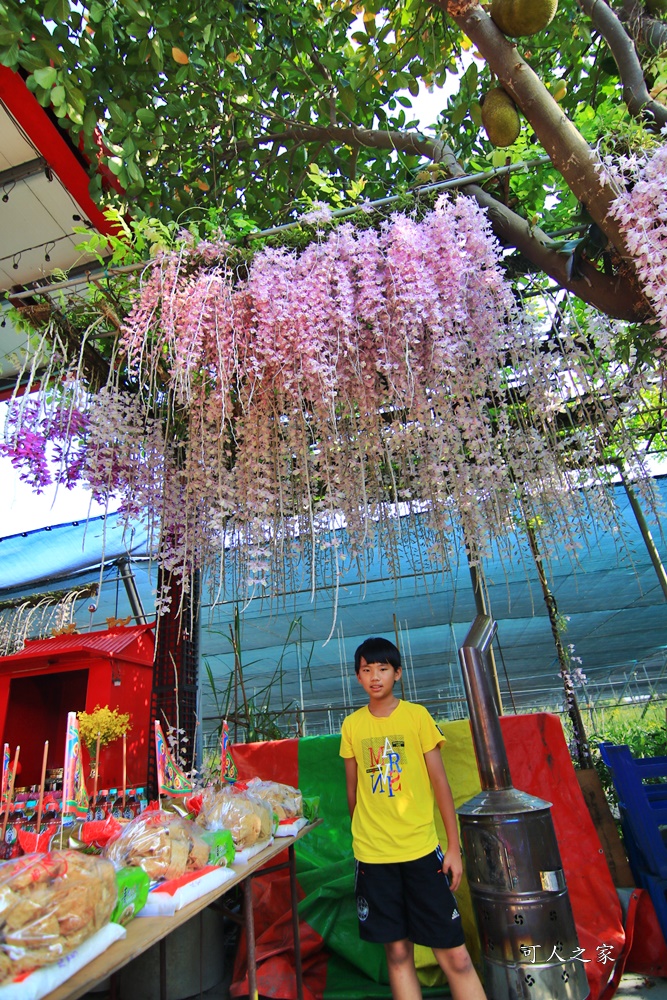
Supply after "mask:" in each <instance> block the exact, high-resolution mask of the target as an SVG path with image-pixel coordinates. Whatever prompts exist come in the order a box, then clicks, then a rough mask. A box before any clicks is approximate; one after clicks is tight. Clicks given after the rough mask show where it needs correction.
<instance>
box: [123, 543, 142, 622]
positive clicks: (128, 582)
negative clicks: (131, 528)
mask: <svg viewBox="0 0 667 1000" xmlns="http://www.w3.org/2000/svg"><path fill="white" fill-rule="evenodd" d="M116 566H118V572H119V573H120V578H121V580H122V581H123V583H124V585H125V593H126V594H127V599H128V601H129V602H130V608H131V609H132V614H133V616H134V619H135V621H136V623H137V625H145V624H146V622H147V621H148V618H147V617H146V612H145V611H144V608H143V605H142V603H141V598H140V596H139V591H138V590H137V582H136V580H135V579H134V573H133V572H132V569H131V567H130V560H129V559H128V557H127V556H122V557H121V558H120V559H118V560H117V561H116Z"/></svg>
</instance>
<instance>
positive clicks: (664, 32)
mask: <svg viewBox="0 0 667 1000" xmlns="http://www.w3.org/2000/svg"><path fill="white" fill-rule="evenodd" d="M623 22H624V23H625V24H627V26H628V31H629V32H630V34H631V35H632V37H633V38H634V40H635V42H636V44H637V45H640V46H642V47H643V48H645V49H646V50H647V51H648V52H649V53H650V54H651V55H653V56H657V55H660V53H661V52H663V51H664V50H665V49H667V23H666V22H665V21H658V20H657V18H655V17H651V15H650V14H648V13H647V12H646V8H645V7H644V5H643V4H642V3H639V0H623Z"/></svg>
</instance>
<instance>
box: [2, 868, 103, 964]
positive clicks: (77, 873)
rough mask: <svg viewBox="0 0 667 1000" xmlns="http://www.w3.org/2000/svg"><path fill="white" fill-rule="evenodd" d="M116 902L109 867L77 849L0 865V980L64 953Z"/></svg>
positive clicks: (99, 924)
mask: <svg viewBox="0 0 667 1000" xmlns="http://www.w3.org/2000/svg"><path fill="white" fill-rule="evenodd" d="M116 899H117V888H116V873H115V870H114V867H113V865H111V864H110V863H109V862H108V861H106V860H104V859H102V858H98V857H91V856H89V855H86V854H80V853H79V852H78V851H50V852H49V853H48V854H28V855H25V856H24V857H21V858H17V859H16V860H15V861H8V862H7V863H6V864H3V865H2V866H0V982H3V981H4V980H5V979H8V978H13V977H16V976H17V975H19V974H20V973H22V972H28V971H32V970H33V969H37V968H40V967H41V966H43V965H49V964H50V963H51V962H57V961H58V960H59V959H61V958H63V956H65V955H67V954H69V952H71V951H73V950H74V949H75V948H77V947H78V946H79V945H80V944H81V943H82V942H83V941H85V940H87V939H88V938H89V937H92V935H93V934H95V933H96V932H97V931H98V930H100V928H101V927H104V926H105V924H107V923H108V922H109V919H110V917H111V913H112V911H113V908H114V906H115V904H116Z"/></svg>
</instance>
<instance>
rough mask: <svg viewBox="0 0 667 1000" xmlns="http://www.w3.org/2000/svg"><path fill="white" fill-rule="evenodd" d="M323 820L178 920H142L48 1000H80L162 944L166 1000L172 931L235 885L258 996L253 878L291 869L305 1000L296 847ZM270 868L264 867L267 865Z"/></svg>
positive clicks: (242, 869)
mask: <svg viewBox="0 0 667 1000" xmlns="http://www.w3.org/2000/svg"><path fill="white" fill-rule="evenodd" d="M321 822H322V821H321V820H316V821H315V822H314V823H310V824H309V825H308V826H304V827H303V829H302V830H299V832H298V833H297V834H296V836H294V837H276V839H275V840H274V842H273V843H272V844H271V845H270V846H269V847H265V848H264V850H263V851H260V853H259V854H256V855H255V856H254V858H251V859H250V861H248V862H246V863H245V864H240V865H238V866H233V869H234V871H235V875H234V878H231V879H229V880H228V881H227V882H224V883H223V884H222V885H221V886H218V888H217V889H213V890H212V891H211V892H208V893H206V895H204V896H200V898H199V899H195V900H193V901H192V902H191V903H188V905H187V906H184V907H182V908H181V909H180V910H177V911H176V913H174V914H173V916H164V917H136V918H135V919H134V920H133V921H132V922H131V923H130V924H129V925H128V928H127V935H126V937H125V938H123V939H122V940H120V941H115V942H114V943H113V944H112V945H111V946H110V947H109V948H108V949H107V951H105V952H104V954H103V955H98V956H97V958H94V959H93V960H92V962H89V963H88V965H86V966H84V968H83V969H80V970H79V971H78V972H75V973H74V975H73V976H71V977H70V978H69V979H68V980H67V981H66V982H64V983H63V984H62V985H61V986H59V987H58V988H57V989H55V990H52V991H51V993H47V994H46V996H45V997H44V998H43V1000H77V997H81V996H83V994H84V993H87V992H88V991H89V990H91V989H93V988H94V987H95V986H98V985H99V984H100V983H101V982H103V981H104V980H105V979H107V978H108V977H109V976H111V977H113V976H114V975H115V973H117V972H118V971H119V970H120V969H122V968H123V966H124V965H127V963H128V962H131V961H132V959H134V958H138V957H139V955H142V954H143V953H144V952H145V951H147V950H148V949H149V948H151V947H152V946H153V945H154V944H159V945H160V997H161V1000H166V997H167V976H166V948H165V941H166V938H167V937H168V936H169V934H171V932H172V931H174V930H176V928H177V927H180V926H181V925H182V924H184V923H186V921H188V920H191V919H192V917H194V916H196V915H197V914H198V913H201V911H202V910H204V909H206V907H207V906H210V905H211V903H215V902H216V901H217V900H219V899H220V898H221V897H222V896H224V895H225V894H226V893H228V892H229V891H230V889H233V888H234V886H237V885H241V887H242V890H243V923H244V925H245V929H246V935H247V942H248V995H249V998H250V1000H256V998H257V970H256V965H255V921H254V916H253V910H252V879H253V877H255V876H259V875H267V874H269V873H271V872H274V871H279V870H281V869H284V868H288V869H289V877H290V896H291V908H292V929H293V932H294V966H295V973H296V993H297V997H298V1000H303V977H302V971H301V937H300V934H299V915H298V912H297V885H296V867H295V859H294V844H295V843H296V841H297V840H300V839H301V838H302V837H305V836H306V834H307V833H309V832H310V831H311V830H312V829H313V828H314V827H315V826H318V825H319V824H320V823H321ZM285 850H287V853H288V860H287V861H285V862H282V863H279V864H275V865H270V864H269V862H271V861H273V859H274V858H277V857H278V855H280V854H282V853H283V851H285ZM265 865H266V866H267V867H264V866H265Z"/></svg>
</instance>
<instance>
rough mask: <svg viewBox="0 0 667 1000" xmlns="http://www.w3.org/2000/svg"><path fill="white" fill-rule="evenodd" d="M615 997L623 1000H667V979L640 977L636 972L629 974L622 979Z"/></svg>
mask: <svg viewBox="0 0 667 1000" xmlns="http://www.w3.org/2000/svg"><path fill="white" fill-rule="evenodd" d="M614 996H615V997H621V998H623V1000H667V979H655V978H653V976H638V975H636V974H635V973H634V972H628V973H626V975H625V976H623V978H622V979H621V983H620V986H619V987H618V990H617V991H616V993H615V994H614Z"/></svg>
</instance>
